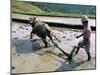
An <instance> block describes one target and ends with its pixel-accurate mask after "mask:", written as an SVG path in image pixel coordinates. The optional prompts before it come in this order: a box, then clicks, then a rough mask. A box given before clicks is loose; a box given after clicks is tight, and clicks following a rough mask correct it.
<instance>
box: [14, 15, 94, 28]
mask: <svg viewBox="0 0 100 75" xmlns="http://www.w3.org/2000/svg"><path fill="white" fill-rule="evenodd" d="M12 17H13V18H21V19H28V18H29V17H31V16H29V15H22V14H13V15H12ZM37 19H38V20H41V21H45V22H55V23H63V24H73V25H82V23H81V18H67V17H49V16H47V17H46V16H37ZM89 25H90V26H94V27H95V26H96V19H89Z"/></svg>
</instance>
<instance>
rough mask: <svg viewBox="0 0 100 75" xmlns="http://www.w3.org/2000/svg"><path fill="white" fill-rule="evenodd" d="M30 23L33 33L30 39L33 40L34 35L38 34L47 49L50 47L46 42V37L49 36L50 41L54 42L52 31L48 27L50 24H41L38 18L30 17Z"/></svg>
mask: <svg viewBox="0 0 100 75" xmlns="http://www.w3.org/2000/svg"><path fill="white" fill-rule="evenodd" d="M29 22H30V24H31V26H32V31H31V33H30V39H32V37H33V34H36V35H37V36H39V37H40V38H41V39H42V40H43V42H44V44H45V47H48V45H47V44H48V42H47V41H46V36H48V37H49V38H50V40H51V41H52V42H53V39H52V36H51V30H50V27H49V26H48V24H46V23H44V22H41V21H39V20H36V17H30V18H29Z"/></svg>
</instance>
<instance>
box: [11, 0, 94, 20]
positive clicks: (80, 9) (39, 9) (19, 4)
mask: <svg viewBox="0 0 100 75" xmlns="http://www.w3.org/2000/svg"><path fill="white" fill-rule="evenodd" d="M95 11H96V8H95V6H87V5H73V4H56V3H39V2H24V1H16V0H12V13H20V14H28V15H40V16H62V17H81V15H82V14H86V15H88V16H89V17H91V18H95V14H96V12H95Z"/></svg>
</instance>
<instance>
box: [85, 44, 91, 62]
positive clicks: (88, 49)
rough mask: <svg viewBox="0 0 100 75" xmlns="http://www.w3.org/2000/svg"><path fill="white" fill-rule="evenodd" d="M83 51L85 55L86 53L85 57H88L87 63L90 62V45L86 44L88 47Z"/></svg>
mask: <svg viewBox="0 0 100 75" xmlns="http://www.w3.org/2000/svg"><path fill="white" fill-rule="evenodd" d="M85 50H86V53H87V56H88V61H89V60H91V54H90V44H88V45H87V46H86V47H85Z"/></svg>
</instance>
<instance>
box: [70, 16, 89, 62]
mask: <svg viewBox="0 0 100 75" xmlns="http://www.w3.org/2000/svg"><path fill="white" fill-rule="evenodd" d="M88 20H89V19H88V17H87V16H86V15H83V17H82V19H81V22H82V24H83V26H84V30H83V33H82V34H81V35H79V36H77V37H76V38H79V37H81V36H83V40H82V41H81V42H79V43H78V46H77V47H76V48H77V49H76V48H75V49H76V51H75V54H77V53H78V52H79V49H80V48H84V49H85V51H86V53H87V55H88V61H89V60H91V55H90V36H91V28H90V26H89V25H88ZM72 54H73V52H72ZM72 54H71V55H72Z"/></svg>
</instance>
